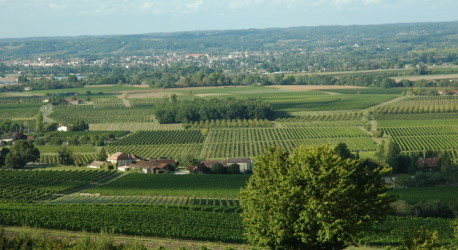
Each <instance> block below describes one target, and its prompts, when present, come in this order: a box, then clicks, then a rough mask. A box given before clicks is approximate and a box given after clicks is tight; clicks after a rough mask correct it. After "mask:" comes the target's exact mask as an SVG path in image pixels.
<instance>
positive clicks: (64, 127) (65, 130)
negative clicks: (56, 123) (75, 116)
mask: <svg viewBox="0 0 458 250" xmlns="http://www.w3.org/2000/svg"><path fill="white" fill-rule="evenodd" d="M57 131H59V132H67V131H68V127H67V126H61V127H58V128H57Z"/></svg>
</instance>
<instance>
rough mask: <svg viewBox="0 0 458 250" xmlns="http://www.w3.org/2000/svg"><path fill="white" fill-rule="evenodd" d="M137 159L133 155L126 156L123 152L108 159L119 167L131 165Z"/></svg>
mask: <svg viewBox="0 0 458 250" xmlns="http://www.w3.org/2000/svg"><path fill="white" fill-rule="evenodd" d="M135 159H136V157H135V155H133V154H126V153H123V152H117V153H114V154H112V155H110V157H109V158H108V161H109V162H111V163H113V164H118V166H124V165H127V164H131V163H133V162H134V161H135Z"/></svg>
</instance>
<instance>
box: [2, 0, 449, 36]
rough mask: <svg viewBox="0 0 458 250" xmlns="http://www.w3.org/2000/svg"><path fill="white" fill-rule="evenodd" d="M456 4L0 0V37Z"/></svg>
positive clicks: (392, 19) (428, 13) (390, 13)
mask: <svg viewBox="0 0 458 250" xmlns="http://www.w3.org/2000/svg"><path fill="white" fill-rule="evenodd" d="M457 10H458V1H457V0H0V38H7V37H35V36H76V35H105V34H139V33H150V32H174V31H192V30H222V29H246V28H268V27H293V26H316V25H334V24H338V25H345V24H380V23H399V22H426V21H455V20H458V15H457V12H456V11H457Z"/></svg>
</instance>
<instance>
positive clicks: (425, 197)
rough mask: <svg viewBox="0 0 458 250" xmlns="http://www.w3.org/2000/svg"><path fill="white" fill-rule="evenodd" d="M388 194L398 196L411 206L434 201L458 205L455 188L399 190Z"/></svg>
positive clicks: (457, 189)
mask: <svg viewBox="0 0 458 250" xmlns="http://www.w3.org/2000/svg"><path fill="white" fill-rule="evenodd" d="M390 193H391V194H395V195H398V196H399V199H400V200H405V201H406V202H408V203H411V204H416V203H419V202H422V201H434V200H439V201H442V202H444V203H450V204H453V205H455V204H458V195H457V194H458V187H456V186H452V187H419V188H399V189H393V190H391V191H390Z"/></svg>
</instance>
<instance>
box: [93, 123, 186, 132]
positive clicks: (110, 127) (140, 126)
mask: <svg viewBox="0 0 458 250" xmlns="http://www.w3.org/2000/svg"><path fill="white" fill-rule="evenodd" d="M183 129H184V128H183V125H181V124H159V123H158V122H135V123H120V122H117V123H97V124H89V130H91V131H142V130H183Z"/></svg>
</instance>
